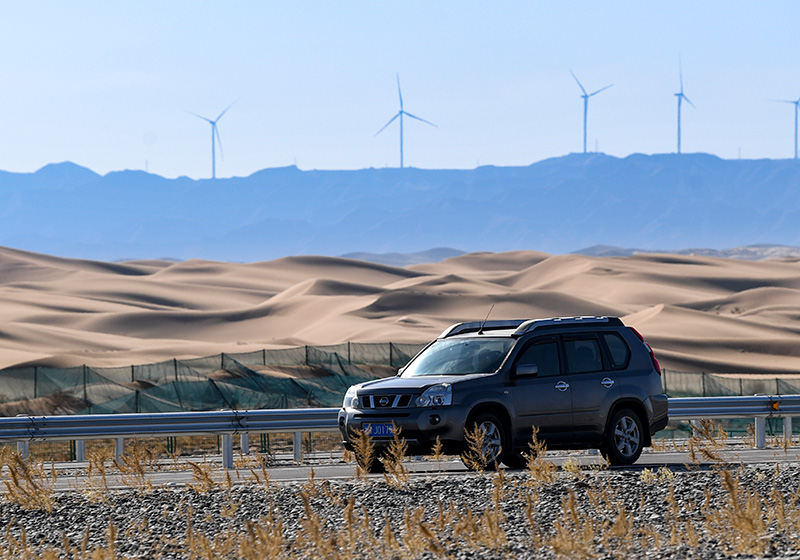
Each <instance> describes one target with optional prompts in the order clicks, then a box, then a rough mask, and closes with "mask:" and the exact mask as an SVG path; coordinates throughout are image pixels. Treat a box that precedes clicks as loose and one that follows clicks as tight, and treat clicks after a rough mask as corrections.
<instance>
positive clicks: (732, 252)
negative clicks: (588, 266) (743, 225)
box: [573, 245, 800, 261]
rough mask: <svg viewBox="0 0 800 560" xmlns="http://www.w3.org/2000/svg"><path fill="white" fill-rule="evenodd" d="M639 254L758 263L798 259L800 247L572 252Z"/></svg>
mask: <svg viewBox="0 0 800 560" xmlns="http://www.w3.org/2000/svg"><path fill="white" fill-rule="evenodd" d="M640 253H671V254H674V255H696V256H699V257H720V258H725V259H739V260H745V261H759V260H762V259H779V258H787V257H789V258H800V247H791V246H789V245H747V246H746V247H734V248H732V249H702V248H698V249H680V250H676V251H669V250H653V249H649V250H644V249H625V248H623V247H613V246H611V245H595V246H593V247H586V248H585V249H580V250H578V251H573V254H576V255H587V256H590V257H630V256H632V255H636V254H640Z"/></svg>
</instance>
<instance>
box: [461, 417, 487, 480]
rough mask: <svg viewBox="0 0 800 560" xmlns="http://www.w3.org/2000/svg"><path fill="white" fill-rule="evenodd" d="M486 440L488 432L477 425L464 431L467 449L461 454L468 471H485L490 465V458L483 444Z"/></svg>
mask: <svg viewBox="0 0 800 560" xmlns="http://www.w3.org/2000/svg"><path fill="white" fill-rule="evenodd" d="M485 439H486V432H484V431H483V429H482V428H480V427H479V426H478V425H477V424H473V425H472V429H471V430H470V429H466V428H465V429H464V440H465V441H466V444H467V446H466V449H465V451H464V452H463V453H462V454H461V460H462V461H464V464H465V465H466V466H467V468H468V469H470V470H473V471H482V470H485V469H486V467H487V466H488V463H489V458H488V457H487V455H486V452H485V451H484V448H483V444H484V440H485Z"/></svg>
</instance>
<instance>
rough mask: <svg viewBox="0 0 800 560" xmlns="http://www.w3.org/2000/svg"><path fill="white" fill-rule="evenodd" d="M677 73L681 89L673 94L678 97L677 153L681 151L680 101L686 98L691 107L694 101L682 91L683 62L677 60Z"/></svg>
mask: <svg viewBox="0 0 800 560" xmlns="http://www.w3.org/2000/svg"><path fill="white" fill-rule="evenodd" d="M678 75H679V76H680V80H681V90H680V91H679V92H678V93H676V94H675V97H677V98H678V153H681V103H682V102H683V101H684V100H686V103H688V104H689V105H691V106H692V107H694V103H692V102H691V101H690V100H689V98H688V97H686V94H684V93H683V64H682V63H680V62H678ZM695 108H696V107H695Z"/></svg>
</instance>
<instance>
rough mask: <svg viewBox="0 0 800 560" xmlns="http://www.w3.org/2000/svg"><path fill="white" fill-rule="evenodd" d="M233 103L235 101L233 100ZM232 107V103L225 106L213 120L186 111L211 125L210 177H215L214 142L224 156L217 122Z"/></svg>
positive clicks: (215, 156)
mask: <svg viewBox="0 0 800 560" xmlns="http://www.w3.org/2000/svg"><path fill="white" fill-rule="evenodd" d="M234 103H235V101H234ZM231 107H233V103H231V104H230V105H228V106H227V107H225V109H224V110H223V111H222V112H221V113H220V114H219V115H217V118H216V119H214V120H211V119H209V118H208V117H204V116H203V115H198V114H197V113H192V112H191V111H186V112H187V113H189V114H190V115H194V116H195V117H197V118H198V119H203V120H204V121H206V122H207V123H208V124H210V125H211V178H212V179H216V178H217V154H216V144H219V153H220V155H222V156H223V157H224V154H223V153H222V139H221V138H220V137H219V130H217V123H218V122H219V120H220V119H221V118H222V115H224V114H225V113H227V112H228V109H230V108H231Z"/></svg>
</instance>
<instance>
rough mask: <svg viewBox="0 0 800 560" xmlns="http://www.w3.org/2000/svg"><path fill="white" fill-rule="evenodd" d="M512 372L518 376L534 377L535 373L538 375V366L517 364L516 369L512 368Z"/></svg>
mask: <svg viewBox="0 0 800 560" xmlns="http://www.w3.org/2000/svg"><path fill="white" fill-rule="evenodd" d="M514 373H515V374H516V375H517V376H518V377H522V376H529V377H534V376H536V375H539V366H537V365H536V364H518V365H517V367H516V369H515V370H514Z"/></svg>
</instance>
